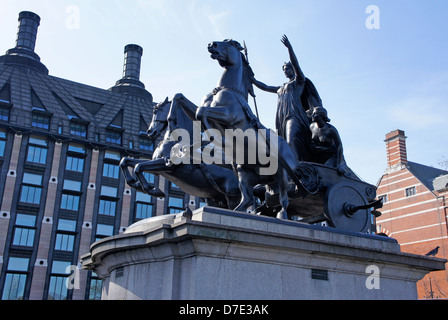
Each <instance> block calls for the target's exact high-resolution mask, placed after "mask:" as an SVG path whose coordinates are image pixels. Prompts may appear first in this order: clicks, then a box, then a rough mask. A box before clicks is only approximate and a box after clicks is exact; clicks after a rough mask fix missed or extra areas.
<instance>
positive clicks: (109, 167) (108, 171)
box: [103, 163, 119, 179]
mask: <svg viewBox="0 0 448 320" xmlns="http://www.w3.org/2000/svg"><path fill="white" fill-rule="evenodd" d="M103 176H104V177H109V178H114V179H118V177H119V167H118V165H115V164H112V163H104V167H103Z"/></svg>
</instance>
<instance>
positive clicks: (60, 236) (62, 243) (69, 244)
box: [54, 219, 76, 252]
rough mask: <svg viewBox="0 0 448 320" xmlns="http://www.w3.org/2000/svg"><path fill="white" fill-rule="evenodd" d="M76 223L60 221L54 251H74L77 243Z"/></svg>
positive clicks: (73, 221)
mask: <svg viewBox="0 0 448 320" xmlns="http://www.w3.org/2000/svg"><path fill="white" fill-rule="evenodd" d="M75 232H76V221H75V220H66V219H59V223H58V233H57V234H56V242H55V246H54V249H55V250H61V251H70V252H71V251H73V248H74V243H75Z"/></svg>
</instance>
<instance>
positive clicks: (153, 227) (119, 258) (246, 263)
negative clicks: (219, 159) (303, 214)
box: [82, 207, 446, 300]
mask: <svg viewBox="0 0 448 320" xmlns="http://www.w3.org/2000/svg"><path fill="white" fill-rule="evenodd" d="M445 262H446V261H445V260H442V259H437V258H428V257H425V256H418V255H413V254H408V253H402V252H401V251H400V247H399V244H398V243H397V242H396V241H395V240H394V239H391V238H386V237H380V236H374V235H369V234H359V233H347V232H341V231H338V230H336V229H332V228H327V227H320V226H310V225H306V224H303V223H300V222H295V221H284V220H278V219H275V218H270V217H263V216H255V215H251V214H244V213H237V212H233V211H229V210H223V209H217V208H212V207H204V208H201V209H198V210H196V211H195V212H194V214H193V216H192V217H191V219H187V218H186V217H184V216H182V214H178V215H167V216H161V217H154V218H150V219H146V220H143V221H140V222H139V223H137V224H134V225H132V226H130V227H129V228H128V229H127V230H126V232H125V233H124V234H122V235H118V236H114V237H110V238H106V239H103V240H101V241H98V242H96V243H94V244H93V245H92V246H91V250H90V253H88V254H86V255H84V256H83V257H82V263H83V268H85V269H91V270H94V271H95V272H96V273H97V274H98V275H99V276H100V277H101V278H102V279H104V281H103V293H102V298H103V299H106V300H107V299H109V300H115V299H125V300H137V299H144V300H149V299H151V300H152V299H162V300H190V299H191V300H240V299H241V300H278V299H282V300H299V299H327V300H328V299H369V300H374V299H417V290H416V282H417V281H418V280H420V279H422V278H423V277H424V276H425V275H426V274H427V273H428V272H430V271H434V270H442V269H444V264H445Z"/></svg>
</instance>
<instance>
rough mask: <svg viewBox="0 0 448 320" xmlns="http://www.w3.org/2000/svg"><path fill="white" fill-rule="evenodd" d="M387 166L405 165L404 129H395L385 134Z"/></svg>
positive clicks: (406, 161) (406, 160)
mask: <svg viewBox="0 0 448 320" xmlns="http://www.w3.org/2000/svg"><path fill="white" fill-rule="evenodd" d="M384 141H385V142H386V151H387V166H388V167H389V168H392V167H395V166H398V165H407V163H408V159H407V152H406V136H405V133H404V131H402V130H395V131H392V132H389V133H388V134H386V140H384Z"/></svg>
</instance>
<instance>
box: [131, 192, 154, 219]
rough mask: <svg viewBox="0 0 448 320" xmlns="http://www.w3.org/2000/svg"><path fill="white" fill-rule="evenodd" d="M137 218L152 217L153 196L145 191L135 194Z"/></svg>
mask: <svg viewBox="0 0 448 320" xmlns="http://www.w3.org/2000/svg"><path fill="white" fill-rule="evenodd" d="M135 201H136V205H135V218H136V219H146V218H150V217H152V208H153V205H152V197H151V196H150V195H148V194H145V193H143V192H140V191H137V192H136V196H135Z"/></svg>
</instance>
